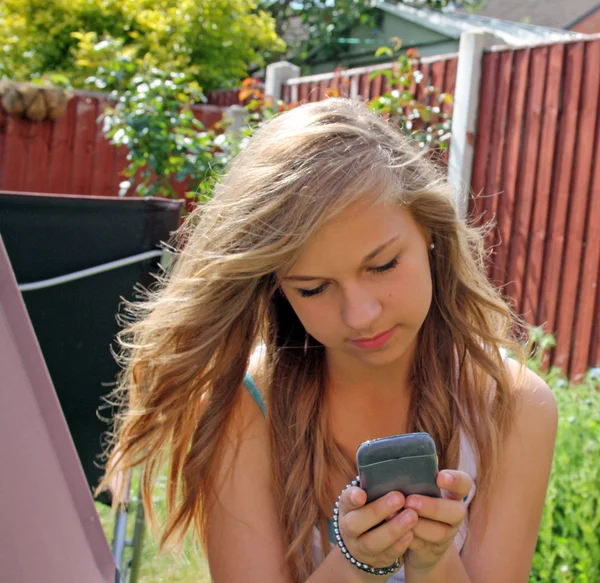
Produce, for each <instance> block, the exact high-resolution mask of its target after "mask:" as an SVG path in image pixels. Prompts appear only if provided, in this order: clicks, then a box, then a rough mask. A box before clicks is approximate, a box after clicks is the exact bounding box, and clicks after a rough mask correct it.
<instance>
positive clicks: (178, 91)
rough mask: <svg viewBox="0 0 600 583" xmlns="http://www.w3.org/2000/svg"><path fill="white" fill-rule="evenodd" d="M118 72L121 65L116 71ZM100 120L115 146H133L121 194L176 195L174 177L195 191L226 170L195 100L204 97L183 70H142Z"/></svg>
mask: <svg viewBox="0 0 600 583" xmlns="http://www.w3.org/2000/svg"><path fill="white" fill-rule="evenodd" d="M112 73H113V74H115V75H118V69H116V70H113V71H112ZM111 97H112V100H113V101H112V105H111V106H109V107H107V108H106V110H105V111H104V113H103V115H102V116H101V118H100V121H101V122H102V124H103V131H104V133H105V135H106V136H107V137H108V138H109V139H110V140H111V143H113V144H114V145H115V146H125V147H127V148H128V149H129V153H128V155H127V160H128V162H129V164H128V165H127V167H126V168H125V170H124V174H125V176H126V177H127V178H129V180H126V181H124V182H122V183H121V188H120V191H119V195H120V196H123V195H124V194H126V193H127V192H128V191H129V189H130V188H131V187H133V186H134V187H135V192H136V193H137V194H139V195H141V196H167V197H176V196H177V194H176V192H175V189H174V183H175V182H183V183H185V185H186V186H188V188H189V189H190V191H191V192H193V191H194V190H195V189H196V188H197V187H198V186H199V185H201V184H204V182H205V181H206V180H208V179H209V178H210V176H211V175H212V173H213V172H216V171H219V170H221V167H220V165H219V164H218V156H216V149H217V148H218V140H217V136H216V134H215V132H214V131H212V130H210V131H207V130H205V128H204V126H203V125H202V123H201V122H200V121H199V120H197V119H196V117H195V116H194V112H193V110H192V105H193V104H195V103H198V102H200V101H203V100H205V98H204V96H203V94H202V92H201V91H200V87H199V86H198V85H197V84H196V83H194V82H190V80H189V79H188V78H187V77H186V76H185V75H184V74H182V73H167V72H166V71H162V70H160V69H150V70H149V71H146V72H142V73H138V74H137V75H135V76H134V77H133V79H131V81H129V82H128V84H127V86H126V88H125V90H124V91H121V92H116V91H115V92H113V93H112V95H111Z"/></svg>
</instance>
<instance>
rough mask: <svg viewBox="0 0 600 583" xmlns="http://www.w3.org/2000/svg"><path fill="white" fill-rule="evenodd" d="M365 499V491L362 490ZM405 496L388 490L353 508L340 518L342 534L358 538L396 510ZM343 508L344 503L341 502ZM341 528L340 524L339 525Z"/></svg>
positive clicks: (399, 507)
mask: <svg viewBox="0 0 600 583" xmlns="http://www.w3.org/2000/svg"><path fill="white" fill-rule="evenodd" d="M362 492H363V494H364V497H365V500H366V493H365V492H364V490H362ZM404 502H405V498H404V496H403V495H402V494H401V493H400V492H390V493H389V494H386V495H385V496H382V497H381V498H378V499H377V500H374V501H373V502H370V503H369V504H366V505H364V506H363V507H362V508H355V509H354V511H352V512H349V513H347V514H345V515H343V516H341V518H340V525H343V533H342V535H345V534H349V535H351V536H353V537H355V538H358V537H359V536H361V535H362V534H364V533H365V532H367V531H368V530H370V529H371V528H373V527H374V526H377V525H378V524H380V523H382V522H384V521H385V519H386V518H387V517H388V516H389V515H390V514H393V513H394V512H398V510H400V509H401V508H402V507H403V506H404ZM343 506H344V508H345V507H346V504H345V503H344V504H343ZM340 528H342V526H340Z"/></svg>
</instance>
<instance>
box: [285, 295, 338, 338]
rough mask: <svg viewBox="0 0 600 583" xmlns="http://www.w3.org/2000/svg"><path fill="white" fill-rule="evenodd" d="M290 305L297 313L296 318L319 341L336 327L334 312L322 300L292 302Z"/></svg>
mask: <svg viewBox="0 0 600 583" xmlns="http://www.w3.org/2000/svg"><path fill="white" fill-rule="evenodd" d="M290 305H291V306H292V308H293V309H294V311H295V312H296V316H298V319H299V320H300V322H301V324H302V325H303V326H304V328H305V329H306V331H307V332H308V333H309V334H310V335H311V336H313V337H314V338H316V339H317V340H319V341H322V340H321V339H322V338H323V337H326V336H327V332H328V331H332V330H333V329H334V326H335V322H334V320H335V318H334V312H335V310H333V309H331V306H329V307H328V306H327V304H326V302H324V301H323V299H322V298H314V299H313V300H312V301H310V300H308V301H307V300H303V301H300V302H297V301H293V300H292V301H291V302H290Z"/></svg>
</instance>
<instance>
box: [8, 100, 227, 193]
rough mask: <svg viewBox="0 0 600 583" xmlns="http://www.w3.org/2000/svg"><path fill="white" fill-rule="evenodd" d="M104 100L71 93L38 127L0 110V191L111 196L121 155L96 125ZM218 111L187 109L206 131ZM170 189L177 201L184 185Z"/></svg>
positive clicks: (211, 107)
mask: <svg viewBox="0 0 600 583" xmlns="http://www.w3.org/2000/svg"><path fill="white" fill-rule="evenodd" d="M107 99H108V96H107V95H105V94H100V93H86V92H77V93H76V94H75V96H74V97H73V98H72V99H71V100H70V101H69V103H68V106H67V110H66V112H65V114H64V115H63V116H62V117H60V118H59V119H57V120H55V121H41V122H32V121H29V120H26V119H20V118H17V117H14V116H11V115H8V114H7V113H6V112H5V111H4V109H2V107H1V106H0V189H2V190H10V191H15V192H42V193H48V194H83V195H95V196H117V195H118V193H119V184H120V183H121V182H122V181H123V180H125V177H124V176H123V174H122V172H123V170H124V168H125V167H126V166H127V160H126V158H127V149H126V148H115V147H114V146H113V145H111V144H110V142H109V141H108V140H107V139H106V138H105V137H104V134H103V132H102V128H101V126H100V124H99V123H98V117H99V116H100V115H101V113H102V111H103V109H104V106H105V104H106V103H107ZM224 110H225V107H220V106H216V105H198V106H194V107H193V111H194V114H195V116H196V118H197V119H199V120H200V121H201V122H202V123H203V124H204V125H205V126H206V127H212V126H214V125H215V124H216V123H217V122H218V121H220V120H221V118H222V116H223V112H224ZM175 189H176V191H177V192H178V194H180V195H181V196H182V197H183V194H184V192H185V185H183V184H176V185H175ZM129 194H131V193H129Z"/></svg>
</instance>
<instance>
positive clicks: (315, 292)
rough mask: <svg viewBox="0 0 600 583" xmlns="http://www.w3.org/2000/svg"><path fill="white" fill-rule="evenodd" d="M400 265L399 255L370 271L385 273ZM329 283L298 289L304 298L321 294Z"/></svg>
mask: <svg viewBox="0 0 600 583" xmlns="http://www.w3.org/2000/svg"><path fill="white" fill-rule="evenodd" d="M397 265H398V257H394V258H393V259H392V260H391V261H390V262H388V263H386V264H385V265H379V266H378V267H372V268H371V269H370V271H372V272H373V273H384V272H386V271H390V270H391V269H394V267H396V266H397ZM327 285H328V284H326V283H323V284H321V285H320V286H319V287H315V288H314V289H298V291H299V292H300V295H301V296H302V297H303V298H310V297H312V296H316V295H318V294H320V293H321V292H323V291H325V288H326V287H327Z"/></svg>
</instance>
